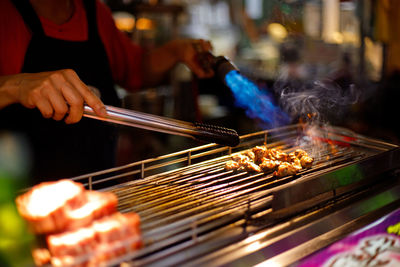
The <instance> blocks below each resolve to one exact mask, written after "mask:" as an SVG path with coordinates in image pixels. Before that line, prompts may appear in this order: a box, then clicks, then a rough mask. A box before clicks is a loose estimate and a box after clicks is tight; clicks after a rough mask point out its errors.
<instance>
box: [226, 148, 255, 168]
mask: <svg viewBox="0 0 400 267" xmlns="http://www.w3.org/2000/svg"><path fill="white" fill-rule="evenodd" d="M248 152H249V151H247V152H245V153H246V154H248ZM250 152H251V151H250ZM252 154H253V155H254V153H252ZM225 170H227V171H228V170H238V171H248V172H261V168H260V167H259V166H258V165H257V164H255V163H254V162H253V160H252V159H251V158H250V157H248V156H247V155H243V154H236V155H233V156H232V160H229V161H227V162H226V163H225Z"/></svg>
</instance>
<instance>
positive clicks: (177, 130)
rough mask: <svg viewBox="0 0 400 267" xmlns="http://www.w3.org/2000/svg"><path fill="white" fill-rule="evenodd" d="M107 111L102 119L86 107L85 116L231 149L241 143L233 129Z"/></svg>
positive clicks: (107, 108) (116, 109)
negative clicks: (106, 114)
mask: <svg viewBox="0 0 400 267" xmlns="http://www.w3.org/2000/svg"><path fill="white" fill-rule="evenodd" d="M106 110H107V113H108V116H106V117H100V116H98V115H97V114H96V113H95V112H94V111H93V109H92V108H91V107H89V106H87V105H85V107H84V112H83V116H85V117H88V118H92V119H96V120H101V121H107V122H112V123H116V124H122V125H127V126H132V127H137V128H142V129H146V130H152V131H157V132H163V133H168V134H174V135H181V136H185V137H191V138H194V139H197V140H200V141H206V142H211V143H217V144H220V145H227V146H231V147H234V146H237V145H238V144H239V143H240V139H239V135H238V134H237V132H236V131H235V130H233V129H228V128H224V127H220V126H214V125H208V124H203V123H190V122H185V121H180V120H175V119H171V118H167V117H161V116H157V115H152V114H148V113H143V112H138V111H133V110H128V109H124V108H117V107H113V106H106Z"/></svg>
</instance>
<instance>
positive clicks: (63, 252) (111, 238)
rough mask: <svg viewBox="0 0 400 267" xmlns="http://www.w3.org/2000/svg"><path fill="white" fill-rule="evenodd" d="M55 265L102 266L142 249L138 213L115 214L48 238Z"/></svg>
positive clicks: (52, 261) (52, 260)
mask: <svg viewBox="0 0 400 267" xmlns="http://www.w3.org/2000/svg"><path fill="white" fill-rule="evenodd" d="M47 245H48V248H49V251H50V254H51V255H52V258H51V263H52V265H53V266H101V265H102V264H103V265H104V264H106V263H107V262H109V261H110V260H112V259H115V258H117V257H119V256H122V255H124V254H126V253H128V252H132V251H135V250H136V249H138V248H139V247H140V246H141V239H140V219H139V216H138V215H137V214H136V213H126V214H121V213H115V214H113V215H111V216H108V217H104V218H102V219H99V220H97V221H94V222H93V223H92V224H90V225H89V226H86V227H82V228H80V229H77V230H74V231H67V232H65V233H61V234H54V235H49V236H48V237H47Z"/></svg>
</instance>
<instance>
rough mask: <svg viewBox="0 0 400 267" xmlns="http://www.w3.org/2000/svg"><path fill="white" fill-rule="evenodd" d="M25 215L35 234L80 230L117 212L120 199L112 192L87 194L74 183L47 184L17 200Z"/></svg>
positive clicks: (88, 192)
mask: <svg viewBox="0 0 400 267" xmlns="http://www.w3.org/2000/svg"><path fill="white" fill-rule="evenodd" d="M16 202H17V207H18V210H19V212H20V214H21V216H22V217H23V218H24V219H25V220H26V221H27V222H28V225H29V226H30V228H31V229H32V231H33V232H34V233H37V234H47V233H55V232H61V231H65V230H72V229H77V228H79V227H82V226H85V225H88V224H89V223H91V222H92V221H93V220H96V219H99V218H101V217H104V216H107V215H110V214H112V213H114V212H116V210H117V208H116V207H117V203H118V199H117V197H116V196H115V195H114V194H112V193H109V192H95V191H86V190H85V189H84V187H83V185H82V184H79V183H76V182H73V181H71V180H60V181H54V182H44V183H41V184H39V185H37V186H35V187H33V188H32V189H31V190H30V191H28V192H27V193H25V194H24V195H21V196H19V197H18V198H17V200H16Z"/></svg>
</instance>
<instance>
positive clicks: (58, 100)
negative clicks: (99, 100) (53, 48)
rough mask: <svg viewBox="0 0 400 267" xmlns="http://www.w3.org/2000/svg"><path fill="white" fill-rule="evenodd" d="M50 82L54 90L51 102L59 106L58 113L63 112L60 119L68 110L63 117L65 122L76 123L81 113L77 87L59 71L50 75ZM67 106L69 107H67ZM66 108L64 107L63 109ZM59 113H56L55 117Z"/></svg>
mask: <svg viewBox="0 0 400 267" xmlns="http://www.w3.org/2000/svg"><path fill="white" fill-rule="evenodd" d="M51 82H52V85H53V87H54V88H56V90H54V91H56V92H52V95H51V97H52V98H51V100H52V101H54V102H52V104H54V105H56V106H55V108H56V107H58V108H60V111H59V112H60V113H62V112H64V111H65V113H64V114H63V116H62V117H61V119H62V118H63V117H64V116H65V114H66V113H67V112H68V110H69V114H68V116H67V117H66V118H65V123H68V124H70V123H76V122H78V121H80V120H81V118H82V115H83V98H82V96H81V94H80V93H79V92H78V90H77V89H75V88H74V86H73V85H72V84H71V83H70V82H69V81H68V80H67V79H66V77H65V76H64V75H63V74H62V73H60V72H57V73H54V74H53V75H52V76H51ZM68 106H69V107H68ZM65 108H66V109H65ZM59 116H61V114H60V115H59V114H57V118H58V117H59Z"/></svg>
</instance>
